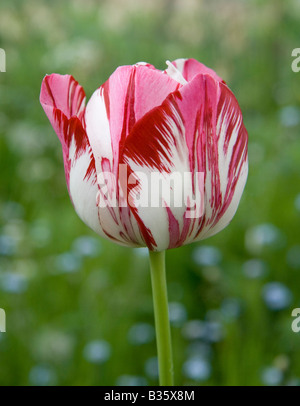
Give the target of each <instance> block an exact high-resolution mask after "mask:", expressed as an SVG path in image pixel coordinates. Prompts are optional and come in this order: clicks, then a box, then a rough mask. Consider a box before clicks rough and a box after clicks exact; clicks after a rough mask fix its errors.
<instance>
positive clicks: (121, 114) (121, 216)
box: [85, 63, 180, 246]
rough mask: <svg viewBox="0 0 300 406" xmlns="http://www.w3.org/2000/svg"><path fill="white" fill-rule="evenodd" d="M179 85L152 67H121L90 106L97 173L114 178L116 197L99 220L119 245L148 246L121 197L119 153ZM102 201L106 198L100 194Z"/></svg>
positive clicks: (111, 186) (112, 193) (88, 121)
mask: <svg viewBox="0 0 300 406" xmlns="http://www.w3.org/2000/svg"><path fill="white" fill-rule="evenodd" d="M179 86H180V85H179V84H178V83H177V82H176V81H174V80H173V79H171V78H170V77H168V76H167V75H165V74H163V73H162V72H161V71H159V70H156V69H155V68H154V67H153V66H152V65H149V64H145V63H139V64H136V65H134V66H122V67H119V68H118V69H117V70H116V71H115V72H114V73H113V74H112V75H111V76H110V78H109V79H108V81H106V82H105V83H104V84H103V85H102V86H101V87H100V88H99V89H97V90H96V92H95V93H94V94H93V96H92V97H91V99H90V101H89V102H88V104H87V108H86V116H85V119H86V130H87V134H88V138H89V141H90V144H91V147H92V151H93V155H94V157H95V165H96V171H97V174H101V173H103V172H106V173H112V174H113V175H114V176H112V177H108V178H107V182H106V183H107V186H108V190H109V195H110V196H113V197H114V196H115V197H116V200H115V202H114V203H115V204H112V205H111V206H110V207H108V206H106V207H105V205H103V207H99V221H100V223H101V226H102V228H103V229H104V231H105V232H106V233H107V235H108V236H109V238H113V239H115V241H117V242H120V243H122V241H125V243H126V244H128V245H129V244H131V245H134V246H136V245H145V243H144V241H143V236H142V235H141V233H140V229H139V227H138V224H137V222H136V219H135V217H134V216H133V215H132V212H131V211H130V209H129V208H128V207H126V201H125V200H126V199H125V200H123V199H122V196H120V194H119V189H118V182H119V154H120V150H122V148H123V144H124V142H125V139H126V137H127V136H128V134H129V133H130V132H131V130H132V128H133V127H134V125H135V124H136V122H137V121H138V120H140V119H141V118H142V117H143V116H144V115H145V114H146V113H147V112H148V111H150V110H151V109H153V108H154V107H156V106H158V105H160V104H161V103H162V102H163V100H164V99H165V98H166V97H167V96H168V94H169V93H170V92H173V91H174V90H176V89H177V88H178V87H179ZM99 199H100V200H101V199H102V200H103V199H104V196H102V195H101V191H100V195H99ZM122 206H123V207H122Z"/></svg>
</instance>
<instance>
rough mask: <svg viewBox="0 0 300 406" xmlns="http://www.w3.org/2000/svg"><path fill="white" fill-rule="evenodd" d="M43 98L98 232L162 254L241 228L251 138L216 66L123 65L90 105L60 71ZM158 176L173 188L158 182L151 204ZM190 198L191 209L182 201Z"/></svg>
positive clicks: (85, 215)
mask: <svg viewBox="0 0 300 406" xmlns="http://www.w3.org/2000/svg"><path fill="white" fill-rule="evenodd" d="M40 101H41V104H42V106H43V108H44V110H45V112H46V114H47V116H48V118H49V120H50V122H51V124H52V126H53V128H54V130H55V132H56V133H57V135H58V137H59V139H60V142H61V144H62V150H63V158H64V166H65V174H66V180H67V186H68V191H69V194H70V197H71V200H72V202H73V205H74V207H75V210H76V212H77V213H78V215H79V217H80V218H81V219H82V220H83V221H84V222H85V223H86V224H87V225H88V226H89V227H91V228H92V229H93V230H94V231H96V233H98V234H100V235H101V236H103V237H105V238H108V239H110V240H112V241H114V242H116V243H119V244H122V245H127V246H133V247H139V246H147V247H148V248H149V249H150V250H154V251H161V250H165V249H168V248H174V247H178V246H181V245H184V244H188V243H191V242H194V241H199V240H202V239H204V238H207V237H209V236H211V235H214V234H216V233H217V232H219V231H220V230H222V229H223V228H224V227H226V226H227V224H228V223H229V222H230V221H231V219H232V217H233V216H234V214H235V212H236V209H237V206H238V204H239V201H240V198H241V195H242V192H243V189H244V186H245V183H246V179H247V173H248V158H247V141H248V135H247V131H246V129H245V127H244V124H243V118H242V113H241V110H240V108H239V105H238V103H237V100H236V98H235V97H234V95H233V93H232V92H231V90H230V89H229V88H228V87H227V85H226V84H225V82H224V81H223V80H222V79H221V78H220V77H219V76H217V74H216V73H215V72H214V71H212V70H211V69H209V68H207V67H205V66H204V65H203V64H201V63H199V62H198V61H196V60H194V59H178V60H176V61H174V62H172V63H170V62H168V69H166V70H165V71H160V70H158V69H156V68H155V67H154V66H152V65H149V64H146V63H139V64H136V65H133V66H121V67H119V68H118V69H117V70H116V71H115V72H114V73H113V74H112V75H111V76H110V78H109V79H108V80H107V81H106V82H105V83H104V84H103V85H102V86H100V87H99V88H98V89H97V90H96V91H95V92H94V94H93V95H92V97H91V99H90V100H89V102H88V103H87V105H85V93H84V90H83V88H82V87H81V86H79V84H78V83H77V82H76V81H75V80H74V78H73V77H72V76H69V75H65V76H62V75H58V74H52V75H49V76H46V77H45V78H44V80H43V83H42V88H41V95H40ZM107 173H110V174H111V175H112V176H111V178H106V186H107V193H105V192H104V191H103V188H102V186H103V185H101V181H100V179H102V181H103V176H102V175H103V174H107ZM153 173H159V174H161V175H162V178H163V179H165V181H166V182H165V185H167V186H165V187H164V188H161V187H159V185H156V186H157V187H153V185H151V186H152V187H151V193H152V194H156V196H151V199H152V198H153V199H154V200H155V201H156V202H158V203H159V204H158V205H151V204H148V205H145V204H144V205H142V204H140V202H141V200H143V199H142V198H143V197H147V198H148V194H149V184H151V176H152V175H153ZM174 173H176V174H177V175H178V176H180V175H181V176H182V179H184V178H185V179H186V180H187V181H186V182H184V183H183V184H182V185H183V189H182V188H179V189H178V190H175V186H174V184H173V183H172V181H170V180H172V176H173V174H174ZM186 175H187V176H186ZM152 183H153V182H152ZM168 194H170V195H171V196H173V198H172V199H168V196H167V195H168ZM179 195H180V196H179ZM181 195H184V199H183V203H184V204H181V205H180V204H175V202H174V200H176V198H178V197H181ZM144 200H147V199H144ZM151 201H152V200H151ZM112 202H113V204H112ZM103 203H105V204H103ZM110 203H111V204H110ZM191 212H192V213H196V215H191Z"/></svg>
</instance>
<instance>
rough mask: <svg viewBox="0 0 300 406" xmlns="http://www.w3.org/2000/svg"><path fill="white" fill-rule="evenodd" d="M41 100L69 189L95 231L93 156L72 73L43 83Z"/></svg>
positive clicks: (82, 99)
mask: <svg viewBox="0 0 300 406" xmlns="http://www.w3.org/2000/svg"><path fill="white" fill-rule="evenodd" d="M40 101H41V104H42V107H43V109H44V110H45V113H46V115H47V116H48V118H49V120H50V122H51V124H52V126H53V128H54V130H55V132H56V134H57V136H58V138H59V140H60V142H61V144H62V150H63V159H64V166H65V174H66V180H67V186H68V191H69V194H70V198H71V200H72V203H73V205H74V208H75V210H76V212H77V214H78V215H79V217H80V218H81V219H82V220H83V221H84V222H85V223H86V224H87V225H88V226H89V227H91V228H92V229H93V230H94V231H96V232H97V233H98V234H100V235H103V236H105V233H104V232H103V231H102V228H101V227H100V223H99V219H98V209H97V206H96V196H97V192H98V186H97V174H96V168H95V159H94V156H93V153H92V149H91V146H90V143H89V140H88V137H87V134H86V131H85V122H84V113H85V93H84V90H83V88H82V87H81V86H79V84H78V83H77V82H76V81H75V79H74V78H73V77H72V76H69V75H64V76H62V75H58V74H52V75H50V76H46V77H45V78H44V80H43V82H42V87H41V94H40Z"/></svg>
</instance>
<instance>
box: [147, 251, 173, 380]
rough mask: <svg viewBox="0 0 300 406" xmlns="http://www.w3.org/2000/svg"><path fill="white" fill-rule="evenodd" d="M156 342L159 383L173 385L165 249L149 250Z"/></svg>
mask: <svg viewBox="0 0 300 406" xmlns="http://www.w3.org/2000/svg"><path fill="white" fill-rule="evenodd" d="M149 258H150V269H151V282H152V294H153V304H154V318H155V330H156V344H157V353H158V367H159V384H160V385H161V386H173V385H174V382H173V380H174V378H173V357H172V345H171V331H170V321H169V309H168V294H167V280H166V267H165V251H161V252H154V251H149Z"/></svg>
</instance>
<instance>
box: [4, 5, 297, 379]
mask: <svg viewBox="0 0 300 406" xmlns="http://www.w3.org/2000/svg"><path fill="white" fill-rule="evenodd" d="M299 23H300V3H299V1H297V0H286V1H280V0H265V1H262V0H248V1H247V0H243V1H240V0H226V1H221V0H211V1H197V0H184V1H183V0H177V1H171V0H170V1H167V0H164V1H158V0H151V1H150V0H143V1H138V0H129V1H125V0H123V1H122V0H118V1H117V0H103V1H96V0H76V1H74V0H73V1H70V2H68V1H58V0H54V1H51V2H50V1H46V0H43V1H41V0H39V1H37V0H26V1H21V0H19V1H18V0H1V5H0V48H3V49H5V51H6V58H7V61H6V70H7V71H6V73H0V173H1V182H0V307H1V308H3V309H5V311H6V317H7V326H6V327H7V332H6V333H0V385H35V384H44V385H46V384H54V385H117V384H125V385H127V384H128V385H129V384H138V383H140V384H148V385H153V384H157V379H156V377H155V370H153V368H151V365H152V362H153V357H155V356H156V347H155V340H154V338H153V330H152V327H151V326H153V309H152V296H151V285H150V275H149V267H148V260H147V256H146V255H145V251H144V250H132V249H129V248H122V247H119V246H116V245H113V244H112V243H110V242H108V241H105V240H103V239H100V238H98V237H97V236H96V235H95V234H93V233H92V231H90V230H89V229H88V228H87V227H86V226H85V225H84V224H83V223H82V222H81V221H80V220H79V218H78V217H77V215H76V213H75V211H74V210H73V207H72V204H71V202H70V200H69V197H68V193H67V189H66V185H65V178H64V171H63V161H62V153H61V148H60V144H59V141H58V139H57V137H56V135H55V133H54V131H53V130H52V128H51V126H50V124H49V122H48V120H47V118H46V116H45V114H44V112H43V111H42V108H41V106H40V104H39V91H40V85H41V82H42V79H43V77H44V75H45V74H46V73H52V72H58V73H62V74H64V73H69V74H72V75H73V76H74V77H75V78H76V80H78V81H79V83H80V84H81V85H82V86H84V88H85V90H86V94H87V97H88V98H89V97H90V96H91V94H92V92H93V91H94V90H95V89H96V88H97V87H99V85H100V84H102V83H103V82H104V81H105V80H106V79H107V78H108V77H109V75H110V74H111V73H112V72H113V71H114V70H115V69H116V68H117V67H118V66H119V65H128V64H133V63H135V62H138V61H147V62H150V63H152V64H153V65H155V66H156V67H157V68H160V69H164V68H165V60H173V59H176V58H181V57H190V58H196V59H198V60H199V61H201V62H203V63H204V64H206V65H207V66H209V67H211V68H213V69H214V70H215V71H216V72H217V73H218V74H219V75H220V76H222V77H223V78H224V79H225V80H226V82H227V84H228V85H229V87H230V88H231V89H232V90H233V92H234V94H235V95H236V97H237V99H238V101H239V104H240V106H241V109H242V111H243V114H244V121H245V125H246V128H247V129H248V133H249V162H250V167H249V178H248V182H247V186H246V189H245V192H244V195H243V197H242V200H241V203H240V206H239V209H238V211H237V214H236V216H235V218H234V219H233V221H232V223H231V224H230V226H229V227H228V228H227V229H225V230H224V231H222V232H221V233H220V234H218V235H217V236H214V237H212V238H210V239H209V240H206V241H203V242H202V243H197V244H192V245H190V246H186V247H182V248H179V249H176V250H171V251H169V252H168V253H167V276H168V286H169V300H170V302H171V303H172V308H173V313H174V314H173V317H174V322H173V325H172V336H173V347H174V358H175V371H176V374H175V380H176V384H178V385H183V384H184V385H199V384H206V385H268V384H274V385H275V384H276V385H288V384H293V385H298V384H299V382H300V336H299V334H300V333H295V332H293V331H292V329H291V323H292V320H293V318H292V317H291V312H292V309H293V308H296V307H300V294H299V286H300V274H299V270H300V258H299V257H300V238H299V224H300V187H299V180H300V141H299V131H300V72H299V73H294V72H293V71H292V69H291V63H292V60H293V58H292V57H291V52H292V50H293V49H294V48H299V47H300V42H299V41H300V36H299V33H300V31H299V26H300V24H299ZM82 236H87V237H89V238H85V239H84V240H82V239H81V240H78V238H80V237H82ZM82 241H83V242H84V244H86V245H87V247H88V248H87V249H88V252H86V253H85V254H86V255H85V254H84V252H82V253H80V252H78V247H79V251H80V243H81V242H82ZM74 244H75V245H74ZM201 246H204V247H210V248H209V249H210V251H208V253H209V252H215V253H216V258H214V259H211V258H209V255H208V258H207V256H205V251H203V250H202V251H201V250H200V251H199V247H201ZM211 247H214V248H215V251H212V250H211ZM201 252H202V253H201ZM199 258H200V260H199ZM195 259H196V260H195ZM249 261H250V262H249ZM270 282H278V283H279V285H276V286H279V288H280V289H281V290H280V289H279V291H280V292H281V293H280V292H279V297H277V296H276V292H275V299H274V300H275V307H276V303H277V304H278V303H279V305H278V307H279V308H278V309H277V310H274V306H273V309H272V305H270V303H269V301H268V298H267V297H266V293H264V292H266V286H269V287H270V286H273V287H274V285H268V284H269V283H270ZM271 290H272V289H271ZM280 294H282V295H283V296H284V295H285V296H284V297H283V299H285V300H286V301H285V302H284V300H283V302H282V303H281V302H280V300H281V299H282V298H281V296H280ZM280 303H281V305H280ZM174 309H175V310H174ZM176 309H177V312H176ZM193 320H194V321H195V320H196V323H194V324H193V323H191V321H193ZM193 326H194V327H193ZM208 326H210V328H215V330H214V331H215V335H214V334H212V335H211V334H208V333H207V331H206V329H207V328H208ZM137 327H138V328H139V329H140V330H138V329H137ZM137 331H140V332H142V333H141V338H140V341H139V340H138V339H137V338H136V332H137ZM205 331H206V333H205ZM143 334H144V336H143ZM91 343H92V344H93V343H94V348H96V353H94V352H93V351H91ZM97 351H98V352H97ZM97 354H98V355H97ZM149 359H150V361H149ZM193 360H194V361H195V364H193V363H191V361H193ZM199 360H200V361H199ZM187 362H190V363H187ZM197 362H198V363H197ZM193 365H194V366H193ZM197 368H198V369H197ZM201 368H202V369H201ZM195 371H196V372H195ZM203 371H204V372H203Z"/></svg>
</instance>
